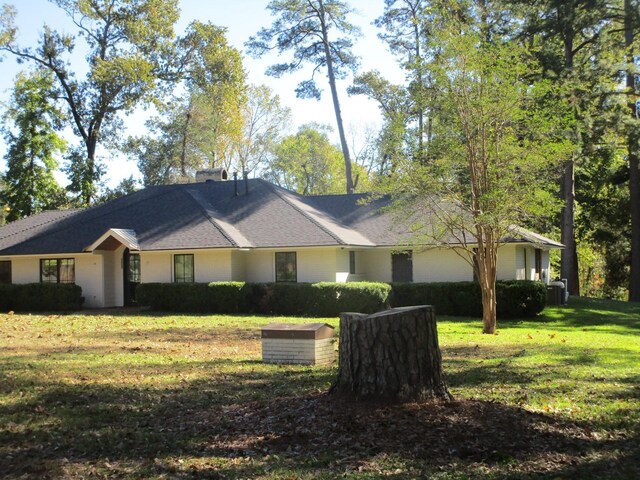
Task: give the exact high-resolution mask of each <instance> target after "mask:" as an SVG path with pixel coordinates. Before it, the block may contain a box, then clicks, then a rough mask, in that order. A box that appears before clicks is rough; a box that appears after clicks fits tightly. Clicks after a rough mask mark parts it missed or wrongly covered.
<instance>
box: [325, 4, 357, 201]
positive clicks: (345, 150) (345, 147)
mask: <svg viewBox="0 0 640 480" xmlns="http://www.w3.org/2000/svg"><path fill="white" fill-rule="evenodd" d="M319 4H320V17H321V18H320V25H321V26H322V43H323V44H324V54H325V57H326V59H327V75H328V76H329V86H330V87H331V99H332V100H333V110H334V112H335V114H336V123H337V124H338V134H339V135H340V145H341V147H342V155H343V156H344V170H345V175H346V179H347V193H353V191H354V188H353V175H352V173H351V155H350V154H349V144H348V143H347V136H346V135H345V133H344V125H343V122H342V113H341V112H340V102H339V101H338V88H337V86H336V77H335V74H334V72H333V59H332V57H331V48H330V46H329V34H328V32H327V24H326V21H325V11H324V3H323V2H322V0H320V2H319Z"/></svg>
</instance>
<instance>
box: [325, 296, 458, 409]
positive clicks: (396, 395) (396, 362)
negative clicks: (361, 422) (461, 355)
mask: <svg viewBox="0 0 640 480" xmlns="http://www.w3.org/2000/svg"><path fill="white" fill-rule="evenodd" d="M330 392H331V393H337V394H341V395H345V396H349V397H353V398H355V399H357V400H385V401H400V402H403V401H423V400H430V399H441V400H451V399H452V397H451V394H450V393H449V390H448V388H447V385H446V383H445V381H444V373H443V371H442V356H441V353H440V347H439V345H438V332H437V328H436V319H435V313H434V311H433V307H430V306H424V305H423V306H418V307H402V308H393V309H391V310H386V311H384V312H379V313H376V314H373V315H364V314H360V313H342V314H340V345H339V367H338V377H337V380H336V382H335V383H334V385H333V386H332V387H331V390H330Z"/></svg>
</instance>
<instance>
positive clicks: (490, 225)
mask: <svg viewBox="0 0 640 480" xmlns="http://www.w3.org/2000/svg"><path fill="white" fill-rule="evenodd" d="M472 13H473V12H472ZM440 15H441V17H440V18H441V26H440V32H439V33H438V34H437V41H438V42H439V45H440V52H439V55H438V56H437V58H434V59H433V61H432V62H430V66H429V68H430V70H431V73H432V76H433V85H434V88H435V89H436V95H435V96H434V98H435V99H437V102H436V103H435V104H434V109H433V112H434V126H433V128H434V132H433V141H432V142H431V144H430V145H429V152H428V155H429V158H430V161H429V162H428V163H426V164H422V165H417V164H416V163H415V162H413V161H412V160H407V161H406V162H405V164H403V165H399V166H398V168H397V169H396V174H395V175H394V176H393V177H392V178H391V180H390V187H391V191H392V193H394V198H395V200H396V202H395V204H396V206H397V207H398V208H399V212H400V214H401V215H404V216H405V218H406V217H407V216H408V214H407V212H412V213H411V215H409V216H410V217H411V218H412V221H413V228H414V229H415V232H416V240H417V241H419V242H420V243H428V244H435V245H438V246H442V247H445V248H452V249H453V250H454V252H456V253H458V254H459V255H460V256H461V257H462V258H464V259H465V260H466V261H467V262H469V264H470V265H471V266H472V267H473V269H474V272H475V274H476V276H477V278H478V281H479V283H480V287H481V291H482V303H483V332H484V333H494V332H495V330H496V293H495V281H496V274H497V252H498V248H499V247H500V245H501V244H502V241H503V240H502V239H503V238H505V237H507V236H509V235H512V234H513V233H514V230H513V229H514V224H521V223H522V221H523V219H525V218H526V217H527V216H530V215H535V214H538V213H540V212H543V211H545V210H546V209H547V208H549V207H550V206H553V202H552V201H550V200H551V199H550V197H549V195H547V194H546V193H545V192H544V191H542V190H540V189H537V188H535V185H536V184H537V183H539V176H540V174H541V171H542V170H543V169H544V168H546V167H548V165H549V163H550V162H553V161H554V159H555V158H557V157H558V155H561V154H562V153H563V152H562V150H563V148H564V144H563V142H561V141H554V136H555V135H556V134H555V133H554V128H555V126H554V125H553V123H552V122H551V119H550V115H549V114H548V112H546V111H544V110H541V109H539V108H538V107H537V103H536V101H535V100H536V98H535V97H536V96H537V95H540V89H542V88H543V87H544V85H538V86H536V87H532V86H531V85H530V84H529V82H528V81H526V80H525V78H524V77H525V74H526V73H527V68H528V67H529V62H528V58H529V56H528V52H527V51H526V50H525V49H524V48H522V47H521V46H519V45H518V44H517V43H515V42H513V41H497V40H495V39H494V40H493V41H492V42H488V41H487V40H486V38H487V37H486V35H485V34H484V33H483V31H482V29H481V28H478V27H479V26H481V24H480V25H479V24H478V23H477V21H476V20H475V18H479V17H467V18H466V19H464V21H460V20H459V19H458V18H456V17H452V16H450V15H448V14H447V12H446V11H444V12H441V13H440ZM408 209H411V210H408ZM515 233H516V234H517V231H516V232H515ZM452 239H454V243H452V242H451V240H452Z"/></svg>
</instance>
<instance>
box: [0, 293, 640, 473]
mask: <svg viewBox="0 0 640 480" xmlns="http://www.w3.org/2000/svg"><path fill="white" fill-rule="evenodd" d="M273 320H274V319H273V318H265V317H225V316H213V317H212V316H156V315H152V314H146V313H144V312H138V311H111V312H104V311H103V312H93V313H91V312H89V313H85V314H82V315H80V314H77V315H62V316H61V315H50V316H48V315H44V316H38V315H19V314H15V315H8V314H1V315H0V478H24V479H46V478H72V479H76V478H77V479H79V478H127V479H128V478H167V479H168V478H174V479H183V478H193V479H198V478H213V479H218V478H265V479H270V478H273V479H275V478H288V479H293V478H309V479H312V478H336V477H340V478H397V479H400V478H442V479H449V478H553V479H556V478H593V479H600V478H609V479H625V478H628V479H634V478H640V428H639V424H640V387H639V384H640V306H638V305H636V306H634V305H629V304H624V303H617V302H602V301H593V300H578V299H576V300H574V301H573V303H572V305H570V306H569V307H561V308H555V309H548V310H547V312H546V314H545V316H543V317H541V318H538V319H536V320H535V321H515V322H514V321H512V322H508V323H507V322H504V323H502V324H501V325H500V326H499V328H500V329H499V335H497V336H486V335H482V334H480V325H479V321H478V320H468V319H451V318H442V319H439V335H440V344H441V347H442V351H443V357H444V368H445V372H446V374H447V380H448V383H449V386H450V389H451V392H452V393H453V395H454V396H455V398H456V400H455V401H454V402H451V403H426V404H405V405H396V406H390V405H383V404H375V403H351V402H347V401H344V400H341V399H338V398H334V397H332V396H328V395H327V394H326V393H325V392H326V391H327V389H328V387H329V386H330V384H331V381H332V379H333V376H334V375H335V373H336V371H335V366H332V367H301V366H297V367H296V366H273V365H263V364H262V363H261V362H260V355H261V351H260V339H259V337H260V334H259V329H260V326H262V325H265V324H267V323H269V322H270V321H273ZM278 320H279V321H283V320H284V321H298V322H304V321H305V320H304V319H278ZM327 321H328V322H330V323H332V324H334V325H335V324H336V323H337V321H336V320H335V319H327Z"/></svg>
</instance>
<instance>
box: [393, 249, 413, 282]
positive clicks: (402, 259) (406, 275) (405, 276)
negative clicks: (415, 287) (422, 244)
mask: <svg viewBox="0 0 640 480" xmlns="http://www.w3.org/2000/svg"><path fill="white" fill-rule="evenodd" d="M391 280H392V281H393V282H413V259H412V257H411V252H403V253H393V254H392V255H391Z"/></svg>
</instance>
